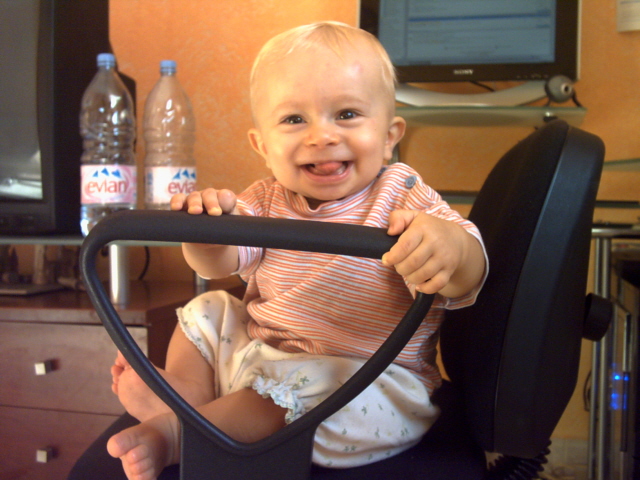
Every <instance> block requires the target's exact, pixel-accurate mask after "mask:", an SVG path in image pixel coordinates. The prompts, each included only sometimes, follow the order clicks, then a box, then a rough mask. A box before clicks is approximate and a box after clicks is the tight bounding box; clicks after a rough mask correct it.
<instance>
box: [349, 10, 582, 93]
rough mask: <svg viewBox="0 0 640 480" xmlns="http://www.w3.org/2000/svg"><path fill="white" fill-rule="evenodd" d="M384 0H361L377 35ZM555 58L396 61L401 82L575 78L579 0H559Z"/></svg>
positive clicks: (362, 17)
mask: <svg viewBox="0 0 640 480" xmlns="http://www.w3.org/2000/svg"><path fill="white" fill-rule="evenodd" d="M380 1H381V0H360V4H359V26H360V28H362V29H364V30H366V31H368V32H369V33H372V34H373V35H375V36H376V37H378V35H377V33H378V26H379V24H378V18H379V11H380ZM556 18H557V21H556V25H557V26H558V28H557V29H556V38H555V60H554V61H553V62H549V63H499V64H473V65H469V64H450V65H409V66H402V65H396V66H395V68H396V72H397V75H398V82H400V83H409V82H416V83H418V82H419V83H423V82H424V83H428V82H470V81H476V82H488V81H529V80H548V79H550V78H552V77H554V76H557V75H564V76H566V77H568V78H570V79H571V80H573V81H576V80H578V77H579V70H580V66H579V58H580V38H579V25H580V1H579V0H558V1H557V2H556Z"/></svg>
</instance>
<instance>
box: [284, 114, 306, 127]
mask: <svg viewBox="0 0 640 480" xmlns="http://www.w3.org/2000/svg"><path fill="white" fill-rule="evenodd" d="M303 122H304V120H303V118H302V117H301V116H300V115H291V116H289V117H287V118H285V119H284V121H283V123H288V124H289V125H295V124H298V123H303Z"/></svg>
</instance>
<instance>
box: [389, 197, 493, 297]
mask: <svg viewBox="0 0 640 480" xmlns="http://www.w3.org/2000/svg"><path fill="white" fill-rule="evenodd" d="M387 233H388V234H389V235H400V238H399V239H398V242H397V243H396V244H395V245H394V246H393V247H392V248H391V250H389V251H388V252H387V253H385V254H384V255H383V257H382V262H383V263H384V264H385V265H387V266H391V267H394V268H395V269H396V271H397V272H398V273H399V274H400V275H402V276H403V277H404V278H405V280H406V281H407V282H409V283H412V284H414V285H416V289H417V290H418V291H420V292H423V293H427V294H432V293H437V292H439V293H441V294H442V295H444V296H446V297H450V298H455V297H458V296H460V295H464V294H466V293H467V292H468V291H470V290H471V289H472V288H473V287H474V286H475V285H476V284H477V282H478V281H479V277H477V274H476V273H474V274H472V276H471V277H470V278H469V277H467V275H465V272H463V271H464V270H467V269H466V268H462V269H461V268H460V267H461V265H464V264H465V262H467V261H468V259H469V254H470V253H472V254H473V256H474V260H475V259H476V257H477V255H478V251H479V254H480V255H481V261H482V268H481V269H480V276H481V275H482V272H483V270H484V255H483V254H482V249H481V247H480V244H479V242H478V241H477V240H476V239H475V237H473V236H472V235H470V234H469V233H468V232H467V231H466V230H465V229H464V228H463V227H462V226H460V225H458V224H457V223H455V222H452V221H448V220H443V219H441V218H437V217H434V216H432V215H428V214H426V213H423V212H418V211H414V210H396V211H394V212H392V213H391V215H390V216H389V228H388V230H387ZM473 243H475V244H476V246H475V247H474V246H473V245H472V244H473ZM470 248H471V249H472V250H474V249H475V251H471V252H470V250H469V249H470ZM475 269H476V270H477V266H476V267H475Z"/></svg>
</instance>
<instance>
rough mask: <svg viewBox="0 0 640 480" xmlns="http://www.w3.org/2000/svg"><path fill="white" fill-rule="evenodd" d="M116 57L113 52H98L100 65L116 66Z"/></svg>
mask: <svg viewBox="0 0 640 480" xmlns="http://www.w3.org/2000/svg"><path fill="white" fill-rule="evenodd" d="M115 66H116V57H115V56H114V55H113V53H99V54H98V67H115Z"/></svg>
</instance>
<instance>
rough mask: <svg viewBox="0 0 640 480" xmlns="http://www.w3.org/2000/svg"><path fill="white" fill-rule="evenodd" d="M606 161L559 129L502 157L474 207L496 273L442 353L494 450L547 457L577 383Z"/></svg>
mask: <svg viewBox="0 0 640 480" xmlns="http://www.w3.org/2000/svg"><path fill="white" fill-rule="evenodd" d="M603 160H604V145H603V143H602V141H601V140H600V139H599V138H598V137H596V136H595V135H592V134H589V133H587V132H584V131H582V130H580V129H577V128H573V127H570V126H569V125H567V124H566V123H565V122H563V121H560V120H556V121H553V122H550V123H548V124H546V125H545V126H544V127H543V128H541V129H539V130H537V131H535V132H534V133H532V134H531V135H530V136H528V137H527V138H525V139H524V140H523V141H521V142H520V143H518V144H517V145H516V146H514V147H513V148H512V149H511V150H510V151H509V152H507V153H506V154H505V155H504V156H503V157H502V159H501V160H500V161H499V162H498V164H497V165H496V166H495V167H494V169H493V170H492V172H491V173H490V175H489V177H488V178H487V180H486V181H485V183H484V185H483V187H482V189H481V191H480V193H479V195H478V197H477V199H476V201H475V203H474V205H473V208H472V210H471V212H470V215H469V218H470V219H471V220H472V221H473V222H474V223H475V224H476V225H477V226H478V228H479V229H480V231H481V233H482V235H483V239H484V241H485V245H486V248H487V253H488V256H489V264H490V267H489V276H488V278H487V281H486V284H485V286H484V288H483V290H482V292H481V293H480V295H479V297H478V300H477V302H476V304H475V305H474V306H472V307H469V308H465V309H462V310H456V311H451V312H448V314H447V318H446V320H445V323H444V324H443V327H442V332H441V349H442V356H443V362H444V365H445V369H446V370H447V373H448V375H449V377H450V378H451V380H452V382H453V383H454V385H458V386H460V387H461V388H462V390H463V395H464V399H465V404H466V406H465V408H466V413H467V415H468V419H469V422H470V423H471V425H472V430H473V432H474V435H475V437H476V440H477V441H478V443H479V444H480V445H481V446H482V447H483V448H484V449H485V450H486V451H495V452H500V453H503V454H507V455H513V456H517V457H523V458H532V457H534V456H535V455H537V454H538V453H540V451H541V450H543V449H544V448H545V447H546V445H547V443H548V441H549V438H550V436H551V433H552V432H553V429H554V428H555V426H556V424H557V422H558V420H559V418H560V416H561V415H562V413H563V411H564V409H565V407H566V405H567V403H568V401H569V399H570V397H571V394H572V392H573V390H574V388H575V385H576V380H577V372H578V363H579V355H580V344H581V338H582V332H583V322H584V310H585V295H586V282H587V271H588V264H589V249H590V239H591V226H592V216H593V209H594V206H595V197H596V193H597V189H598V184H599V180H600V174H601V170H602V163H603Z"/></svg>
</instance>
